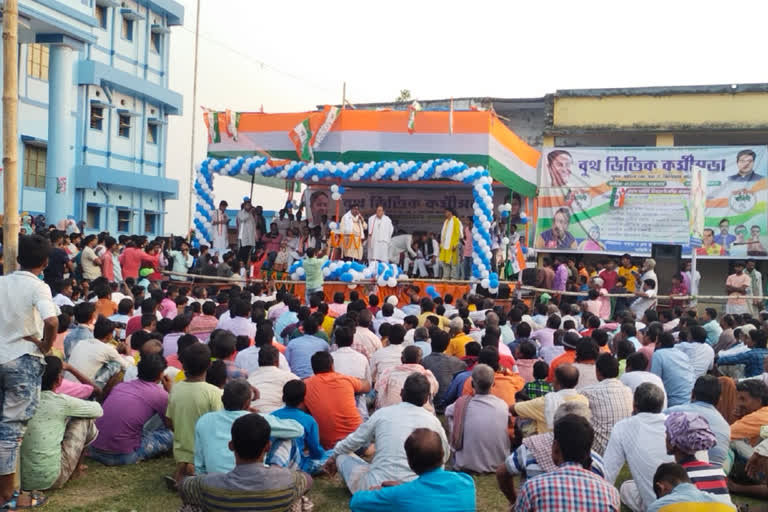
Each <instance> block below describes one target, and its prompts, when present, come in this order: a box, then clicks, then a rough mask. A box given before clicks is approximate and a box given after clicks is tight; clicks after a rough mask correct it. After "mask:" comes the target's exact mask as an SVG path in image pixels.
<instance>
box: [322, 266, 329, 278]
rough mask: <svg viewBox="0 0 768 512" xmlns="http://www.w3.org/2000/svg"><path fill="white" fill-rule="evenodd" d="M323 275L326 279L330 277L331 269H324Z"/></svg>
mask: <svg viewBox="0 0 768 512" xmlns="http://www.w3.org/2000/svg"><path fill="white" fill-rule="evenodd" d="M323 275H324V276H325V277H328V276H329V275H331V269H330V268H329V267H325V268H324V269H323Z"/></svg>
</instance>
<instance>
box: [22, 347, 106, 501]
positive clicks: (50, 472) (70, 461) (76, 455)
mask: <svg viewBox="0 0 768 512" xmlns="http://www.w3.org/2000/svg"><path fill="white" fill-rule="evenodd" d="M62 374H63V364H62V362H61V359H59V358H58V357H55V356H47V357H46V358H45V372H44V373H43V378H42V384H41V389H42V392H41V393H40V405H39V407H38V409H37V412H36V413H35V415H34V416H33V417H32V419H31V420H29V424H28V425H27V433H26V435H25V436H24V441H23V442H22V444H21V488H22V489H37V490H44V489H50V488H56V489H58V488H61V487H63V486H64V484H65V483H67V482H68V481H69V480H70V479H75V478H77V477H78V476H80V474H81V471H82V470H83V469H84V466H82V465H81V462H82V459H83V456H84V455H85V449H86V447H87V446H88V445H89V444H91V443H92V442H93V441H94V439H96V435H97V434H98V430H96V426H95V425H94V422H93V420H94V418H98V417H100V416H101V414H102V410H101V406H100V405H99V404H98V402H89V401H86V400H81V399H80V398H74V397H71V396H68V395H64V394H59V393H55V392H54V391H53V390H54V389H56V387H58V385H59V384H60V383H61V379H62Z"/></svg>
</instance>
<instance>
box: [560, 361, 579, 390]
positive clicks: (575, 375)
mask: <svg viewBox="0 0 768 512" xmlns="http://www.w3.org/2000/svg"><path fill="white" fill-rule="evenodd" d="M578 383H579V369H578V368H576V367H575V366H573V365H572V364H568V363H564V364H561V365H560V366H558V367H557V368H555V389H573V388H575V387H576V384H578Z"/></svg>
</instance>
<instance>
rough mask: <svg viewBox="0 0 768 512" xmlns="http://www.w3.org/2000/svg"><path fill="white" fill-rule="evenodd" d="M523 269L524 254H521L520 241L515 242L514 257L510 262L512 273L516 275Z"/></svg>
mask: <svg viewBox="0 0 768 512" xmlns="http://www.w3.org/2000/svg"><path fill="white" fill-rule="evenodd" d="M524 269H525V254H523V248H522V246H521V245H520V239H519V238H518V239H517V240H516V241H515V257H514V259H513V260H512V273H513V274H517V273H518V272H520V271H521V270H524Z"/></svg>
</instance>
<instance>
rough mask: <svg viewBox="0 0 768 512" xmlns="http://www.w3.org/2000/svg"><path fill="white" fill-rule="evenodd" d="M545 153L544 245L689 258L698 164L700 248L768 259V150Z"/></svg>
mask: <svg viewBox="0 0 768 512" xmlns="http://www.w3.org/2000/svg"><path fill="white" fill-rule="evenodd" d="M542 156H543V158H542V160H541V166H540V167H541V168H540V172H539V180H540V183H539V184H540V188H539V200H538V210H537V222H536V238H535V242H534V246H535V247H536V248H537V249H538V250H540V251H546V252H549V251H554V252H557V251H560V252H585V253H600V252H609V253H629V254H632V255H637V256H648V255H650V254H651V246H652V244H654V243H665V244H677V245H681V246H682V247H683V254H684V255H690V254H691V234H692V233H691V227H692V224H691V215H692V214H693V215H701V213H700V204H698V205H697V204H692V202H691V198H692V197H694V196H695V195H696V194H693V196H692V192H691V186H692V180H693V178H694V169H702V170H704V171H706V172H705V173H703V176H706V190H705V193H706V203H705V204H706V205H705V207H704V229H703V231H702V233H701V247H697V248H695V250H696V254H697V255H699V256H702V257H711V258H728V257H730V258H740V257H744V258H746V257H755V258H760V257H763V258H766V257H768V251H766V247H768V226H767V225H766V224H767V222H768V220H767V217H766V204H768V190H766V186H767V185H768V179H766V174H768V152H767V151H766V147H765V146H718V147H707V146H701V147H623V148H590V147H579V148H567V147H561V148H545V149H544V151H543V155H542ZM698 184H699V186H703V185H704V184H703V183H700V182H698ZM702 193H703V192H702V191H701V190H699V191H698V194H699V195H701V194H702ZM697 207H698V208H699V210H698V211H697V210H696V208H697ZM695 220H697V222H698V219H695ZM694 238H695V237H694Z"/></svg>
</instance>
